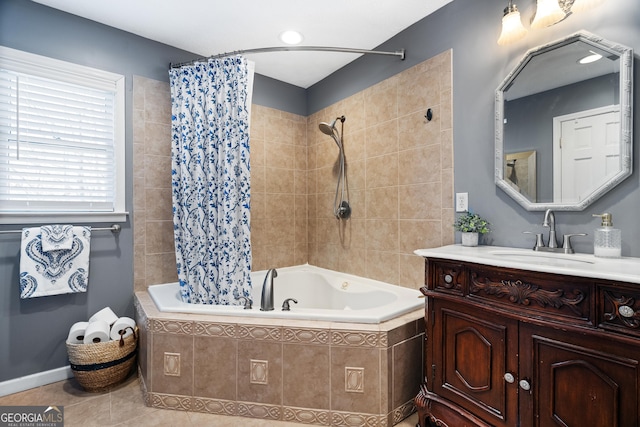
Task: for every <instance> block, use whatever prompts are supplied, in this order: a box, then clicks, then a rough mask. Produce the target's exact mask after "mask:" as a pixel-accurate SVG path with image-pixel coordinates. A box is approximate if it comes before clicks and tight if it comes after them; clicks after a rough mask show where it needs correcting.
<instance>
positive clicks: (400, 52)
mask: <svg viewBox="0 0 640 427" xmlns="http://www.w3.org/2000/svg"><path fill="white" fill-rule="evenodd" d="M286 51H319V52H342V53H362V54H368V55H387V56H399V57H400V59H401V60H403V61H404V57H405V50H404V49H400V50H396V51H395V52H385V51H382V50H368V49H352V48H348V47H327V46H275V47H259V48H255V49H245V50H235V51H233V52H225V53H221V54H218V55H213V56H209V57H206V58H205V57H203V58H198V59H194V60H193V61H188V62H181V63H178V64H171V68H180V67H182V66H183V65H191V64H194V63H196V62H202V61H208V60H210V59H217V58H225V57H227V56H234V55H241V54H243V53H267V52H286Z"/></svg>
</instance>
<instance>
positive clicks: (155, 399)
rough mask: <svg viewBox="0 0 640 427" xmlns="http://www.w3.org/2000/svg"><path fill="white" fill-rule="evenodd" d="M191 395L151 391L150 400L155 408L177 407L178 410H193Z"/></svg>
mask: <svg viewBox="0 0 640 427" xmlns="http://www.w3.org/2000/svg"><path fill="white" fill-rule="evenodd" d="M192 400H193V398H192V397H191V396H180V395H174V394H162V393H149V401H150V402H151V406H152V407H153V408H162V409H175V410H177V411H191V408H192Z"/></svg>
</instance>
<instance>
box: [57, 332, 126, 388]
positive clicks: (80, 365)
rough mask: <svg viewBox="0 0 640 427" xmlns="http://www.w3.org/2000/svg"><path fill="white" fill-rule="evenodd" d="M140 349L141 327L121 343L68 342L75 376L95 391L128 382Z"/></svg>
mask: <svg viewBox="0 0 640 427" xmlns="http://www.w3.org/2000/svg"><path fill="white" fill-rule="evenodd" d="M129 329H131V328H129ZM137 350H138V328H137V327H136V328H135V330H134V331H133V334H131V335H129V336H128V337H126V338H122V337H120V339H119V340H114V341H107V342H101V343H96V344H71V343H67V354H68V355H69V362H70V365H71V370H72V371H73V375H74V376H75V377H76V379H77V380H78V383H80V385H81V386H82V388H84V389H85V390H87V391H92V392H96V391H103V390H105V389H107V388H109V387H111V386H114V385H116V384H119V383H121V382H122V381H124V380H125V379H126V378H127V376H128V375H129V373H130V372H131V370H132V368H133V366H134V365H135V362H136V353H137Z"/></svg>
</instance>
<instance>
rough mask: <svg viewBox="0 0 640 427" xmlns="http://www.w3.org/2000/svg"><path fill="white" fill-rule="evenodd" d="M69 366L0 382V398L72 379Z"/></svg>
mask: <svg viewBox="0 0 640 427" xmlns="http://www.w3.org/2000/svg"><path fill="white" fill-rule="evenodd" d="M72 377H73V372H72V371H71V367H70V366H63V367H62V368H56V369H51V370H50V371H44V372H38V373H37V374H31V375H26V376H24V377H20V378H14V379H12V380H8V381H3V382H0V397H2V396H6V395H8V394H13V393H18V392H20V391H25V390H29V389H32V388H36V387H40V386H43V385H47V384H51V383H55V382H58V381H63V380H66V379H67V378H72Z"/></svg>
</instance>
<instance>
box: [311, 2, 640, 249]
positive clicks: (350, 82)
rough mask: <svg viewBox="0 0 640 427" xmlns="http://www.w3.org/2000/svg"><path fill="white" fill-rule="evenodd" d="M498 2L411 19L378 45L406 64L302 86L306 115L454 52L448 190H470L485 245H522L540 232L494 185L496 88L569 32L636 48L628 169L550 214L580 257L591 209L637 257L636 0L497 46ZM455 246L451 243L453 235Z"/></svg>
mask: <svg viewBox="0 0 640 427" xmlns="http://www.w3.org/2000/svg"><path fill="white" fill-rule="evenodd" d="M514 3H515V4H517V6H518V9H519V10H520V12H521V15H522V22H523V24H524V26H525V27H526V28H529V23H530V22H531V19H532V17H533V15H534V14H535V0H516V1H514ZM506 4H507V2H506V1H498V0H491V1H488V0H485V1H477V0H454V1H453V2H451V3H449V4H448V5H446V6H444V7H443V8H441V9H439V10H438V11H436V12H435V13H434V14H432V15H430V16H428V17H426V18H424V19H423V20H421V21H419V22H417V23H416V24H414V25H412V26H411V27H409V28H407V29H406V30H404V31H402V32H401V33H399V34H397V35H396V36H395V37H393V38H391V39H389V40H388V41H386V42H385V43H383V44H382V45H380V46H379V47H378V48H379V49H381V50H395V49H399V48H405V49H406V51H407V54H406V59H405V60H404V61H395V62H394V61H388V60H387V61H383V58H378V57H373V56H366V57H363V58H362V59H359V60H358V61H354V62H353V63H351V64H349V65H348V66H346V67H344V68H342V69H340V70H338V71H337V72H335V73H333V74H332V75H331V76H329V77H328V78H326V79H324V80H323V81H321V82H319V83H317V84H315V85H314V86H312V87H310V88H308V89H307V105H308V107H307V108H308V112H309V114H313V113H314V112H317V111H320V110H322V109H323V108H326V107H327V106H329V105H333V104H334V103H336V102H338V101H339V100H341V99H344V98H345V97H348V96H351V95H352V94H355V93H358V92H360V91H362V90H364V89H366V88H368V87H370V86H371V85H373V84H376V83H378V82H380V81H382V80H384V79H386V78H389V77H390V76H393V75H395V74H397V73H399V72H401V71H402V70H404V69H406V68H408V67H411V66H413V65H415V64H417V63H419V62H420V61H423V60H424V59H425V58H431V57H433V56H434V55H436V54H438V53H440V52H443V51H445V50H447V49H452V51H453V59H452V61H453V106H454V108H453V134H454V135H455V147H454V162H455V169H456V172H455V178H454V181H455V192H468V193H469V205H470V207H471V209H473V210H474V211H475V212H477V213H480V214H482V215H484V216H486V217H487V218H488V219H489V221H491V223H492V227H491V228H492V232H491V233H490V234H488V235H486V237H485V242H486V243H492V244H495V245H499V246H514V247H522V248H530V247H532V246H533V241H532V240H531V237H530V236H528V235H525V234H523V233H522V232H523V231H537V232H544V231H545V229H544V228H543V227H542V226H541V224H542V217H543V213H541V212H528V211H525V210H524V209H523V208H522V207H520V205H518V204H517V203H516V202H514V201H513V200H512V199H511V198H509V197H508V196H507V195H506V194H505V193H504V192H503V191H502V190H500V189H498V188H496V186H495V184H494V158H493V156H494V99H495V89H496V88H497V87H498V86H499V85H500V83H501V82H502V80H503V79H504V77H505V76H506V75H507V74H508V73H509V72H510V71H511V70H512V69H513V68H514V67H515V66H516V65H517V64H518V62H519V61H520V59H521V58H522V56H523V55H524V54H525V52H526V51H527V50H529V49H531V48H534V47H536V46H539V45H543V44H546V43H550V42H552V41H554V40H558V39H560V38H563V37H565V36H567V35H569V34H572V33H575V32H576V31H580V30H586V31H589V32H592V33H594V34H597V35H599V36H602V37H604V38H607V39H609V40H612V41H616V42H618V43H621V44H624V45H626V46H629V47H631V48H633V49H634V52H635V57H636V60H635V61H634V62H635V64H634V70H635V71H634V75H635V85H634V97H635V101H634V104H635V108H634V110H635V112H636V113H635V116H634V117H635V118H634V138H633V141H634V155H633V165H634V166H633V167H634V173H633V175H632V176H631V177H629V178H627V179H626V180H625V181H624V182H622V183H621V184H620V185H619V186H617V187H616V188H615V189H614V190H612V191H611V192H609V193H608V194H607V195H605V196H603V197H602V198H600V199H599V200H598V201H596V202H595V203H594V204H593V205H592V206H590V207H589V208H587V209H585V210H584V211H582V212H558V213H557V214H556V220H557V221H556V223H557V228H558V233H559V234H566V233H581V232H586V233H589V235H590V236H588V237H586V238H583V239H575V240H574V242H573V243H574V248H575V249H576V251H578V252H584V253H593V230H594V229H595V228H596V227H597V225H598V220H597V219H596V218H592V216H591V214H592V213H602V212H612V213H613V217H614V223H615V225H616V227H619V228H620V229H622V231H623V245H622V254H623V256H634V257H640V239H638V235H639V234H640V225H638V220H637V213H636V212H637V209H638V206H640V185H639V184H640V182H639V178H640V172H639V171H638V169H639V168H640V166H639V165H640V147H639V146H638V140H639V137H640V115H639V114H638V113H637V112H638V111H640V109H639V107H638V106H639V105H640V84H639V82H640V80H638V75H639V74H640V71H639V70H640V64H639V61H638V59H637V58H638V52H640V26H639V24H638V23H639V22H640V2H638V1H637V0H615V1H614V0H609V1H606V2H604V3H603V4H602V5H600V6H598V7H597V8H596V9H593V10H591V11H587V12H584V13H582V14H574V15H571V16H570V17H569V18H568V19H565V20H564V21H562V22H560V23H558V24H556V25H554V26H552V27H548V28H544V29H540V30H530V31H528V33H527V35H526V37H525V38H523V39H522V40H520V41H518V42H516V43H513V44H511V45H508V46H498V44H497V42H496V41H497V40H498V36H499V35H500V29H501V18H502V10H503V9H504V7H505V6H506ZM456 239H457V241H459V239H460V238H459V237H457V236H456Z"/></svg>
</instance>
